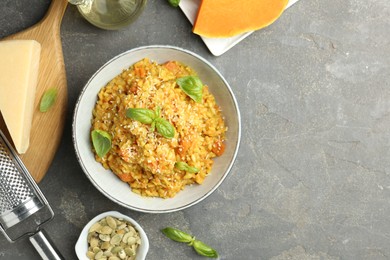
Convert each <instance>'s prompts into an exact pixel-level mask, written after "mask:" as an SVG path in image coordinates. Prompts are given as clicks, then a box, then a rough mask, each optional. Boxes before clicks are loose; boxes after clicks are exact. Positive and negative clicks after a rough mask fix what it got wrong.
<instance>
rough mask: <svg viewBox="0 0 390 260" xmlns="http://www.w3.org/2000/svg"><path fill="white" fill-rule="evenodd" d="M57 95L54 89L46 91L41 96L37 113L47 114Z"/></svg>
mask: <svg viewBox="0 0 390 260" xmlns="http://www.w3.org/2000/svg"><path fill="white" fill-rule="evenodd" d="M57 93H58V90H57V89H55V88H51V89H48V90H46V91H45V93H43V95H42V98H41V102H40V104H39V111H41V112H47V111H48V110H49V108H51V107H52V106H53V105H54V102H55V101H56V99H57Z"/></svg>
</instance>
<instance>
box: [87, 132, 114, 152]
mask: <svg viewBox="0 0 390 260" xmlns="http://www.w3.org/2000/svg"><path fill="white" fill-rule="evenodd" d="M91 138H92V144H93V148H94V149H95V151H96V154H97V155H98V156H99V157H103V156H105V155H106V154H107V153H108V151H110V149H111V136H110V134H109V133H107V132H105V131H103V130H97V129H96V130H93V131H92V132H91Z"/></svg>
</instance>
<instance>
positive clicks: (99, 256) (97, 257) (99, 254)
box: [95, 251, 103, 259]
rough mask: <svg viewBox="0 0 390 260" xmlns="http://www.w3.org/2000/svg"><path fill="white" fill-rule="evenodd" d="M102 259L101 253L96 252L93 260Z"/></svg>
mask: <svg viewBox="0 0 390 260" xmlns="http://www.w3.org/2000/svg"><path fill="white" fill-rule="evenodd" d="M102 257H103V251H99V252H97V253H96V255H95V259H100V258H102Z"/></svg>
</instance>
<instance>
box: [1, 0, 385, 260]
mask: <svg viewBox="0 0 390 260" xmlns="http://www.w3.org/2000/svg"><path fill="white" fill-rule="evenodd" d="M48 4H49V0H45V1H42V0H33V1H32V0H31V1H30V0H3V1H1V3H0V38H2V37H4V36H6V35H9V34H11V33H14V32H16V31H18V30H20V29H22V28H25V27H28V26H30V25H32V24H33V23H35V22H36V21H38V20H39V19H40V18H41V17H42V16H43V14H44V13H45V11H46V8H47V6H48ZM61 36H62V41H63V51H64V57H65V63H66V70H67V77H68V89H69V110H68V114H67V118H66V126H65V132H64V136H63V140H62V143H61V146H60V148H59V150H58V153H57V155H56V157H55V160H54V161H53V164H52V166H51V167H50V170H49V172H48V174H47V175H46V177H45V178H44V179H43V181H42V182H41V183H40V184H39V186H40V187H41V189H42V191H43V192H44V193H45V195H46V196H47V198H48V200H49V201H50V203H51V205H52V206H53V208H54V211H55V214H56V217H55V219H54V221H53V222H51V223H50V224H49V225H48V226H47V227H46V231H47V232H48V233H49V234H50V235H51V237H52V239H53V241H54V242H55V244H56V245H57V246H58V248H59V249H60V251H61V252H62V253H63V254H64V256H65V257H66V259H76V255H75V253H74V244H75V242H76V240H77V237H78V234H79V232H80V230H81V229H82V227H83V225H84V224H85V223H86V222H87V221H88V220H89V219H91V218H92V217H94V216H95V215H97V214H98V213H101V212H103V211H107V210H118V211H121V212H123V213H126V214H128V215H130V216H131V217H133V218H134V219H136V220H138V221H139V223H140V224H141V225H142V226H143V227H144V228H145V230H146V232H147V234H148V236H149V239H150V244H151V247H150V251H149V254H148V258H147V259H151V260H152V259H204V258H202V257H198V256H197V255H196V253H194V252H193V251H192V250H191V249H190V248H189V247H187V246H185V245H180V244H177V243H175V242H172V241H170V240H168V239H167V238H165V237H164V236H163V235H162V234H161V233H160V231H159V230H160V229H161V228H163V227H165V226H176V227H180V228H182V229H183V230H186V231H191V232H192V233H193V234H195V235H196V236H197V237H198V238H200V239H202V240H204V241H205V242H206V243H208V244H210V245H212V246H213V247H215V248H216V249H217V250H218V251H219V252H220V255H221V259H273V260H276V259H277V260H279V259H390V221H389V220H390V176H389V174H390V152H389V147H390V2H389V1H388V0H344V1H338V0H328V1H321V0H310V1H309V0H301V1H299V2H298V3H297V4H295V5H294V6H293V7H291V8H290V9H288V10H287V11H286V12H285V13H284V14H283V16H282V17H281V18H280V19H279V20H278V21H277V22H276V23H274V24H273V25H271V26H270V27H268V28H266V29H264V30H261V31H257V32H255V33H254V34H252V35H251V36H250V37H248V38H246V39H245V40H244V41H243V42H241V43H240V44H239V45H237V46H236V47H234V48H233V49H231V50H230V51H229V52H227V53H226V54H224V55H222V56H220V57H214V56H212V55H211V54H210V52H209V51H208V50H207V48H206V47H205V45H204V44H203V42H202V41H201V39H200V38H199V37H198V36H196V35H194V34H192V33H191V25H190V23H189V22H188V21H187V20H186V18H185V16H184V15H183V13H181V11H180V10H179V9H174V8H171V7H170V6H169V5H168V4H167V3H166V1H165V0H155V1H153V0H150V1H149V3H148V5H147V7H146V10H145V12H144V13H143V14H142V16H141V17H140V18H139V19H138V20H137V22H136V23H135V24H133V25H132V26H130V27H127V28H126V29H124V30H121V31H114V32H112V31H103V30H100V29H97V28H94V27H92V26H91V25H89V24H88V23H87V22H85V21H84V20H83V19H82V18H81V16H80V15H79V14H78V12H77V10H76V9H75V8H74V7H73V6H69V7H68V9H67V11H66V13H65V16H64V19H63V25H62V31H61ZM149 44H169V45H176V46H179V47H183V48H186V49H189V50H191V51H194V52H196V53H198V54H200V55H201V56H203V57H205V58H206V59H208V60H209V61H210V62H211V63H213V64H214V65H215V66H216V67H217V68H218V69H219V70H220V71H221V72H222V74H223V75H224V76H225V77H226V79H227V80H228V82H229V83H230V84H231V86H232V88H233V91H234V92H235V94H236V97H237V99H238V102H239V105H240V109H241V115H242V123H243V129H242V130H243V136H242V143H241V148H240V151H239V154H238V158H237V160H236V163H235V165H234V167H233V169H232V171H231V173H230V175H229V177H228V178H227V179H226V180H225V182H224V183H223V184H222V185H221V186H220V188H218V190H217V191H216V192H215V193H214V194H212V195H211V196H210V197H208V198H207V199H206V200H204V201H203V202H201V203H200V204H198V205H196V206H193V207H191V208H189V209H186V210H183V211H180V212H176V213H170V214H158V215H154V214H143V213H137V212H134V211H130V210H127V209H125V208H122V207H120V206H117V205H116V204H114V203H113V202H111V201H110V200H108V199H107V198H105V197H104V196H103V195H101V194H100V193H99V192H98V191H97V190H96V189H95V188H94V187H93V186H92V184H91V183H90V182H89V181H88V179H87V178H86V177H85V175H84V173H83V172H82V170H81V168H80V166H79V165H78V162H77V160H76V157H75V153H74V149H73V146H72V140H71V123H72V122H71V119H72V113H73V108H74V105H75V102H76V99H77V97H78V95H79V93H80V91H81V89H82V87H83V85H84V84H85V83H86V82H87V80H88V78H89V77H90V76H91V75H92V74H93V73H94V72H95V71H96V70H97V69H98V68H99V67H100V66H101V65H102V64H104V63H105V62H106V61H107V60H109V59H110V58H111V57H113V56H115V55H117V54H119V53H121V52H123V51H125V50H128V49H131V48H133V47H138V46H141V45H149ZM37 163H39V158H37ZM0 258H1V259H39V257H38V256H37V255H36V253H35V251H34V249H33V248H32V246H31V245H30V244H29V242H28V241H21V242H18V243H15V244H9V243H8V241H6V240H5V239H4V238H3V237H0Z"/></svg>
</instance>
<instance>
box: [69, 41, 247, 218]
mask: <svg viewBox="0 0 390 260" xmlns="http://www.w3.org/2000/svg"><path fill="white" fill-rule="evenodd" d="M147 49H171V50H176V51H179V52H184V53H185V54H188V55H191V56H193V57H195V58H196V59H198V60H200V61H201V62H202V63H204V64H205V65H207V66H208V67H209V68H211V70H212V71H214V72H215V73H216V74H217V75H218V77H219V78H220V79H221V80H222V81H223V83H224V85H225V86H226V88H227V90H228V93H229V95H230V98H231V99H232V101H233V104H234V108H235V111H236V115H235V116H237V123H238V125H237V141H236V142H235V143H236V144H235V150H234V152H233V155H232V159H231V161H230V163H229V166H228V167H227V168H226V171H225V173H224V175H223V176H221V178H220V179H219V181H218V182H217V183H216V184H215V185H214V186H213V187H212V188H211V189H210V190H208V191H207V192H206V193H205V194H203V195H202V196H201V197H199V198H197V199H195V200H193V201H191V202H188V203H186V204H185V205H182V206H178V207H172V208H170V209H159V210H151V209H145V208H140V207H136V206H131V205H129V204H126V203H123V202H122V201H119V200H118V199H116V198H114V197H113V196H111V195H110V194H109V193H107V192H106V191H105V190H104V189H103V188H102V187H100V186H99V185H98V184H97V183H96V181H95V180H94V179H93V178H92V176H91V175H90V174H88V170H87V167H86V166H85V164H84V162H83V161H82V157H81V154H80V152H79V148H78V144H77V141H76V139H77V138H76V135H77V134H76V118H77V112H78V111H79V106H80V102H81V100H82V98H83V96H84V94H85V92H86V90H87V88H88V86H89V85H90V83H91V82H92V80H93V79H94V78H95V77H96V76H97V75H98V74H99V73H100V72H101V71H102V70H103V69H104V68H105V67H107V66H109V65H110V64H111V63H113V62H114V61H115V60H117V59H119V58H121V57H122V56H125V55H128V54H130V53H133V52H137V51H141V50H147ZM241 131H242V130H241V114H240V109H239V106H238V102H237V99H236V97H235V95H234V93H233V90H232V89H231V87H230V85H229V83H228V82H227V80H226V79H225V77H224V76H223V75H222V74H221V73H220V72H219V70H218V69H217V68H216V67H215V66H214V65H212V64H211V63H210V62H209V61H208V60H206V59H205V58H203V57H202V56H200V55H198V54H196V53H194V52H192V51H189V50H187V49H183V48H180V47H177V46H172V45H146V46H140V47H136V48H132V49H129V50H127V51H125V52H122V53H120V54H118V55H116V56H114V57H113V58H111V59H110V60H108V61H107V62H106V63H104V64H103V65H102V66H101V67H100V68H99V69H98V70H97V71H96V72H95V73H94V74H93V75H92V76H91V77H90V78H89V80H88V81H87V83H86V84H85V85H84V86H83V88H82V90H81V92H80V94H79V97H78V98H77V101H76V105H75V108H74V113H73V118H72V141H73V145H74V149H75V153H76V157H77V160H78V162H79V164H80V166H81V168H82V170H83V172H84V174H85V175H86V176H87V178H88V179H89V180H90V181H91V183H92V184H93V185H94V186H95V188H96V189H98V190H99V191H100V192H101V193H102V194H103V195H105V196H106V197H107V198H109V199H110V200H111V201H113V202H115V203H117V204H119V205H121V206H123V207H125V208H128V209H131V210H135V211H138V212H144V213H171V212H176V211H180V210H183V209H186V208H188V207H191V206H193V205H195V204H197V203H199V202H201V201H203V200H204V199H206V198H207V197H208V196H210V195H211V194H212V193H213V192H214V191H215V190H216V189H217V188H218V187H219V186H220V185H221V184H222V182H223V181H224V180H225V179H226V177H227V176H228V175H229V173H230V171H231V169H232V167H233V164H234V162H235V160H236V157H237V154H238V151H239V148H240V143H241Z"/></svg>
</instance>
